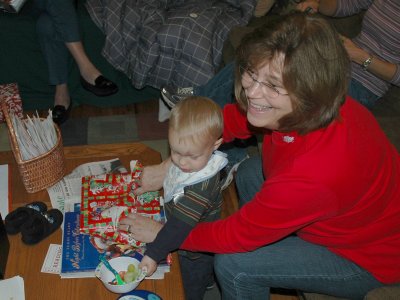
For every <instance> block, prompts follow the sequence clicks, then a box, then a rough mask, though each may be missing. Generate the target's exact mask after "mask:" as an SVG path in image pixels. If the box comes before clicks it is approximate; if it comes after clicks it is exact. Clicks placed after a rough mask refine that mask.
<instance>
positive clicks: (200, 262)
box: [179, 252, 214, 300]
mask: <svg viewBox="0 0 400 300" xmlns="http://www.w3.org/2000/svg"><path fill="white" fill-rule="evenodd" d="M182 253H184V252H182ZM189 253H190V254H192V255H196V258H192V257H188V256H186V255H185V254H181V253H179V265H180V267H181V274H182V281H183V286H184V289H185V295H186V299H187V300H203V297H204V293H205V291H206V288H207V286H208V285H209V284H210V283H211V282H212V281H213V276H214V271H213V263H214V255H212V254H208V253H191V252H189Z"/></svg>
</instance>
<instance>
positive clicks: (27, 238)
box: [21, 208, 63, 245]
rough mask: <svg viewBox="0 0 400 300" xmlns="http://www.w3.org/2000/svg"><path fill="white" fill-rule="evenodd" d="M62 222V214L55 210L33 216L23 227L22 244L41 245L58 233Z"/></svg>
mask: <svg viewBox="0 0 400 300" xmlns="http://www.w3.org/2000/svg"><path fill="white" fill-rule="evenodd" d="M62 221H63V214H62V212H61V211H59V210H58V209H55V208H53V209H50V210H48V211H46V212H44V213H37V214H34V215H32V216H31V217H30V218H29V220H28V222H26V223H24V224H23V225H22V226H21V235H22V242H24V243H25V244H27V245H33V244H37V243H39V242H40V241H42V240H44V239H45V238H46V237H48V236H49V235H50V234H52V233H53V232H54V231H56V230H57V229H58V228H59V227H60V226H61V224H62Z"/></svg>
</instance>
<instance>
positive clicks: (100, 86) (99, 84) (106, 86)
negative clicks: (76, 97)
mask: <svg viewBox="0 0 400 300" xmlns="http://www.w3.org/2000/svg"><path fill="white" fill-rule="evenodd" d="M81 84H82V87H83V88H84V89H85V90H87V91H89V92H92V93H93V94H95V95H96V96H99V97H106V96H110V95H113V94H115V93H116V92H118V86H117V85H116V84H115V83H114V82H112V81H111V80H109V79H107V78H105V77H104V76H103V75H100V76H99V77H97V78H96V80H95V81H94V85H93V84H90V83H89V82H87V81H86V80H85V79H84V78H83V77H82V76H81Z"/></svg>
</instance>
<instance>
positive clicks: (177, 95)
mask: <svg viewBox="0 0 400 300" xmlns="http://www.w3.org/2000/svg"><path fill="white" fill-rule="evenodd" d="M161 96H162V99H163V100H164V102H165V103H166V104H167V105H168V106H169V107H170V108H174V107H175V105H176V104H177V103H178V102H179V101H181V100H182V99H185V98H187V97H189V96H193V87H184V88H182V87H173V86H165V87H163V88H162V89H161Z"/></svg>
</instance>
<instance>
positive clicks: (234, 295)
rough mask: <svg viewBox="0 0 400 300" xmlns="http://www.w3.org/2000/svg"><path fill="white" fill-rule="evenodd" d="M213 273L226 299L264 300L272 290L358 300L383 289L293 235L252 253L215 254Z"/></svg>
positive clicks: (367, 276)
mask: <svg viewBox="0 0 400 300" xmlns="http://www.w3.org/2000/svg"><path fill="white" fill-rule="evenodd" d="M215 273H216V275H217V279H218V282H219V284H220V287H221V290H222V296H223V297H222V298H223V299H229V300H234V299H253V300H257V299H260V300H261V299H262V300H266V299H269V291H270V288H272V287H273V288H284V289H296V290H300V291H306V292H314V293H319V294H325V295H332V296H336V297H343V298H348V299H360V300H361V299H363V297H364V295H365V294H366V293H367V292H368V291H369V290H372V289H374V288H376V287H380V286H382V284H381V283H380V282H379V281H377V280H376V279H375V278H374V277H373V276H372V275H371V274H370V273H369V272H367V271H365V270H364V269H362V268H360V267H359V266H357V265H356V264H354V263H352V262H350V261H349V260H347V259H344V258H342V257H340V256H338V255H336V254H334V253H332V252H331V251H329V250H328V249H327V248H325V247H322V246H318V245H314V244H311V243H308V242H306V241H303V240H301V239H300V238H298V237H296V236H290V237H287V238H285V239H283V240H280V241H278V242H276V243H273V244H271V245H268V246H265V247H262V248H259V249H257V250H255V251H252V252H246V253H238V254H225V255H216V257H215Z"/></svg>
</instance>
